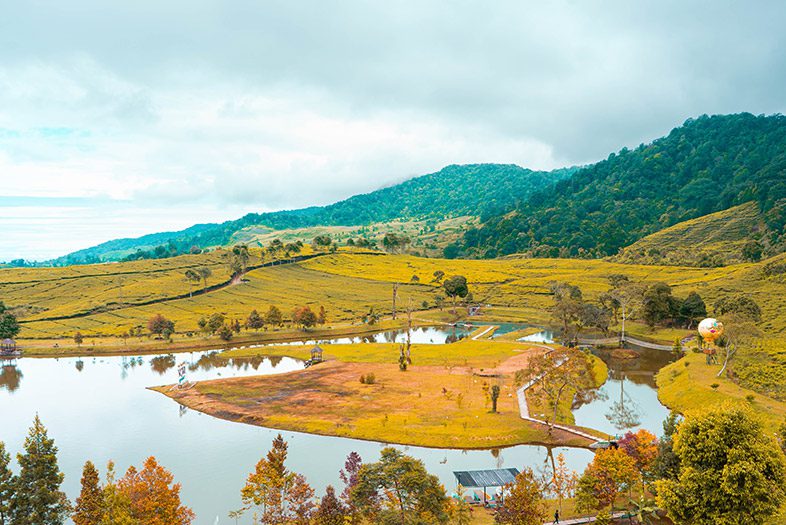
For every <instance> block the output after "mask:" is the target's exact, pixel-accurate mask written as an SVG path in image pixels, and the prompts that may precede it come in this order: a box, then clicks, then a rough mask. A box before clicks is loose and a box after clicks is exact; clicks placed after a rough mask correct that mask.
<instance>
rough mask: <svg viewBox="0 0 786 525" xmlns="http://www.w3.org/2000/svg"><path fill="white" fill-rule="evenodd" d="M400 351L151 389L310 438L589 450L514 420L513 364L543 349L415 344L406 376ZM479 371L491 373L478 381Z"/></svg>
mask: <svg viewBox="0 0 786 525" xmlns="http://www.w3.org/2000/svg"><path fill="white" fill-rule="evenodd" d="M398 348H399V345H397V344H387V343H364V344H354V345H338V344H333V345H327V346H326V347H325V358H326V362H325V363H322V364H318V365H315V366H313V367H311V368H308V369H306V370H304V371H298V372H292V373H289V374H282V375H275V376H256V377H245V378H232V379H219V380H213V381H202V382H200V383H198V384H197V385H196V386H195V387H193V388H192V389H188V390H183V391H181V390H177V389H172V388H171V387H159V388H156V390H158V391H159V392H162V393H164V394H166V395H168V396H171V397H173V398H174V399H176V400H177V401H178V402H180V403H182V404H184V405H186V406H188V407H190V408H193V409H195V410H200V411H202V412H206V413H208V414H212V415H216V416H217V417H222V418H225V419H229V420H232V421H242V422H245V423H251V424H257V425H263V426H265V427H269V428H278V429H283V430H294V431H300V432H309V433H314V434H324V435H333V436H343V437H351V438H357V439H367V440H373V441H385V442H390V443H400V444H406V445H418V446H429V447H438V448H445V447H447V448H491V447H501V446H509V445H515V444H520V443H546V444H560V445H575V446H586V445H587V444H588V442H587V440H586V439H584V438H581V437H579V436H576V435H573V434H570V433H567V432H563V431H558V430H557V431H555V432H554V433H553V434H549V432H548V429H547V427H546V426H544V425H538V424H534V423H530V422H524V421H522V420H521V418H520V415H519V407H518V402H517V399H516V395H515V384H514V381H513V375H514V372H515V370H516V369H517V368H519V367H524V366H526V359H527V356H528V355H529V353H530V352H541V351H542V348H541V347H540V345H529V344H526V343H505V342H495V341H489V340H477V341H474V340H463V341H460V342H457V343H453V344H449V345H428V344H422V345H412V360H413V364H412V365H411V366H410V367H409V369H408V370H407V371H406V372H401V371H400V370H399V367H398V364H397V361H398V355H399V350H398ZM310 349H311V348H310V347H308V346H285V347H284V346H279V347H266V348H245V349H236V350H231V351H229V352H225V353H224V354H222V356H224V357H226V358H231V357H254V356H258V355H267V356H269V355H287V356H293V357H299V358H301V359H307V358H308V357H310ZM506 363H508V364H511V363H512V365H509V366H505V364H506ZM501 365H502V367H501V368H498V367H500V366H501ZM596 366H597V371H596V375H597V376H598V382H599V383H602V382H603V381H604V380H605V377H606V367H605V365H604V364H603V362H602V361H600V360H599V359H596ZM491 369H494V370H491ZM502 370H505V371H506V372H504V373H503V372H502ZM484 371H486V372H489V373H492V372H493V373H495V375H494V376H493V377H483V376H479V375H478V374H479V373H483V372H484ZM368 374H373V375H374V381H373V382H372V384H365V383H362V382H361V381H360V377H361V376H367V375H368ZM494 384H496V385H499V386H500V389H501V395H500V398H499V403H498V412H497V413H492V412H491V411H490V408H491V405H490V401H489V399H488V398H487V396H486V394H485V393H484V386H485V387H490V386H491V385H494ZM564 398H565V400H566V402H565V403H564V404H563V405H561V406H560V407H559V408H560V410H559V421H560V422H562V423H567V424H571V423H572V422H573V419H572V414H571V412H570V398H571V396H570V395H567V394H566V395H565V396H564ZM585 430H586V429H585ZM589 431H590V432H593V431H592V430H589ZM598 435H599V436H602V437H605V436H603V435H602V434H598Z"/></svg>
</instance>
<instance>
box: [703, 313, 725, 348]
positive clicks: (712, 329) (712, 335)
mask: <svg viewBox="0 0 786 525" xmlns="http://www.w3.org/2000/svg"><path fill="white" fill-rule="evenodd" d="M699 333H700V334H701V336H702V337H703V338H704V340H705V341H707V342H708V343H714V342H715V341H716V340H717V339H718V338H719V337H720V336H722V335H723V323H721V322H720V321H718V320H717V319H713V318H712V317H708V318H707V319H704V320H703V321H702V322H700V323H699Z"/></svg>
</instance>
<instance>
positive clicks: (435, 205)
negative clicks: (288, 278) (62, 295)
mask: <svg viewBox="0 0 786 525" xmlns="http://www.w3.org/2000/svg"><path fill="white" fill-rule="evenodd" d="M574 171H575V169H574V168H566V169H560V170H555V171H551V172H544V171H532V170H528V169H524V168H521V167H519V166H516V165H512V164H471V165H463V166H458V165H452V166H448V167H446V168H444V169H442V170H440V171H439V172H437V173H432V174H429V175H423V176H421V177H416V178H414V179H410V180H407V181H405V182H402V183H400V184H397V185H395V186H390V187H387V188H383V189H380V190H377V191H374V192H371V193H366V194H363V195H356V196H354V197H350V198H349V199H346V200H343V201H340V202H337V203H335V204H331V205H328V206H321V207H310V208H303V209H299V210H292V211H280V212H271V213H261V214H259V213H250V214H248V215H246V216H244V217H242V218H240V219H238V220H234V221H227V222H224V223H221V224H200V225H196V226H192V227H191V228H188V229H186V230H183V231H180V232H170V233H156V234H151V235H146V236H144V237H139V238H137V239H118V240H113V241H109V242H106V243H103V244H100V245H98V246H95V247H93V248H88V249H85V250H80V251H78V252H74V253H72V254H69V255H67V256H64V257H61V258H59V259H57V260H55V261H54V264H75V263H82V262H98V261H100V260H117V259H121V258H123V257H125V256H127V255H129V254H130V253H132V252H133V253H136V250H142V251H151V250H154V249H155V248H156V247H158V246H162V245H166V246H167V249H168V250H169V249H170V248H171V249H172V250H174V251H177V252H179V253H187V252H189V251H191V249H192V248H194V247H197V248H206V247H209V246H217V245H223V244H226V243H228V242H229V240H230V238H231V237H232V234H234V233H235V232H237V231H238V230H240V229H242V228H245V227H248V226H254V225H261V226H267V227H270V228H274V229H286V228H304V227H310V226H362V225H367V224H371V223H376V222H386V221H391V220H394V219H426V218H439V219H443V218H448V217H458V216H463V215H474V216H480V217H491V216H494V215H496V214H498V213H502V212H503V211H504V210H507V209H510V208H512V207H515V206H518V205H519V204H520V203H521V202H522V201H523V200H525V199H527V198H528V197H529V196H530V195H531V194H532V193H534V192H535V191H537V190H539V189H541V188H544V187H547V186H550V185H551V184H553V183H554V182H557V181H559V180H562V179H565V178H567V177H569V176H570V175H571V174H572V173H573V172H574Z"/></svg>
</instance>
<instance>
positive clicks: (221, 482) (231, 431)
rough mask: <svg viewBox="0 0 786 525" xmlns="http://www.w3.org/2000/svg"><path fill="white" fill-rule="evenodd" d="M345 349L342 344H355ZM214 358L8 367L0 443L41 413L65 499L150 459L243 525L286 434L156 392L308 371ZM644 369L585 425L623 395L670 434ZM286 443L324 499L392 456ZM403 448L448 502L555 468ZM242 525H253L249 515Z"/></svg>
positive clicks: (538, 460) (530, 449) (476, 453)
mask: <svg viewBox="0 0 786 525" xmlns="http://www.w3.org/2000/svg"><path fill="white" fill-rule="evenodd" d="M469 332H471V329H466V330H462V329H453V328H451V327H446V328H428V329H417V330H414V331H413V342H419V343H435V344H439V343H444V342H445V341H446V340H451V339H452V338H454V337H458V336H460V335H464V336H466V335H467V334H468V333H469ZM373 337H374V339H373V340H374V341H382V342H385V341H389V342H393V341H395V342H399V341H401V338H402V333H401V332H398V331H396V332H385V333H382V334H376V335H375V336H373ZM346 339H347V338H341V339H337V340H336V341H335V342H353V341H346ZM321 343H325V342H324V341H321ZM216 356H217V353H216V352H215V351H212V352H210V351H209V352H193V353H183V354H176V355H161V356H155V355H145V356H133V357H132V356H123V357H88V358H44V359H34V358H23V359H19V360H18V361H17V362H16V364H15V366H5V367H3V369H2V374H0V414H2V420H3V424H2V425H1V426H0V440H2V441H4V442H5V443H6V446H7V448H8V450H9V451H10V452H11V453H12V455H15V453H16V452H18V451H20V450H21V448H22V443H23V441H24V437H25V435H26V434H27V429H28V427H29V426H30V424H31V423H32V420H33V417H34V416H35V414H36V413H38V414H39V415H40V417H41V419H42V421H43V422H44V424H45V425H46V426H47V428H48V429H49V433H50V436H51V437H53V438H54V439H55V442H56V444H57V446H58V448H59V450H60V453H59V456H58V460H59V465H60V468H61V470H62V471H63V472H64V473H65V474H66V478H65V482H64V484H63V488H64V490H65V491H66V493H67V494H68V496H69V498H71V499H72V500H73V499H74V498H76V496H77V495H78V492H79V483H80V476H81V469H82V465H83V464H84V462H85V460H87V459H90V460H92V461H93V462H94V463H96V465H98V466H100V467H101V471H102V473H103V470H104V466H105V465H106V462H107V461H108V460H109V459H112V460H114V461H115V462H116V463H117V466H118V470H120V471H125V469H126V468H127V467H128V466H129V465H131V464H133V465H137V466H139V465H141V464H142V462H143V461H144V459H145V458H146V457H147V456H150V455H154V456H156V458H158V460H159V461H160V463H161V464H162V465H164V466H165V467H166V468H168V469H169V470H171V471H172V472H173V474H174V475H175V479H176V480H177V481H179V482H181V483H182V484H183V489H182V498H183V502H184V503H185V504H186V505H188V506H190V507H192V508H193V509H194V511H195V512H196V513H197V520H196V523H199V524H202V523H206V524H216V523H226V524H230V523H234V520H229V518H228V517H227V513H228V512H229V511H230V510H234V509H237V508H239V507H240V488H241V487H242V486H243V484H244V482H245V479H246V477H247V475H248V474H249V473H250V472H251V471H252V469H253V468H254V465H255V464H256V462H257V461H258V460H259V459H260V458H261V457H262V456H263V455H264V454H265V453H266V452H267V451H268V450H269V449H270V444H271V441H272V439H273V438H274V437H275V436H276V434H278V433H279V431H277V430H270V429H266V428H261V427H255V426H250V425H245V424H240V423H233V422H229V421H224V420H221V419H216V418H213V417H210V416H207V415H204V414H201V413H199V412H195V411H191V410H188V409H185V408H182V407H180V405H178V404H177V403H175V402H174V401H172V400H171V399H169V398H167V397H165V396H163V395H161V394H158V393H156V392H152V391H150V390H147V389H146V387H148V386H153V385H161V384H172V383H176V382H177V380H178V374H177V366H176V365H177V364H178V363H181V362H185V363H186V365H187V378H188V379H189V380H193V381H200V380H205V379H214V378H219V377H239V376H245V375H257V374H278V373H284V372H289V371H293V370H297V369H299V368H302V366H303V364H302V362H300V361H298V360H295V359H291V358H286V357H284V358H272V359H271V358H256V359H233V360H230V361H228V362H227V361H226V360H224V359H218V358H217V357H216ZM655 357H658V356H657V355H656V356H655ZM661 357H662V356H661ZM635 361H638V363H636V364H634V363H632V362H626V363H622V364H620V365H619V368H620V371H619V374H621V375H619V376H618V375H617V374H618V373H617V372H616V371H614V372H612V374H611V376H612V378H611V379H610V380H609V382H608V383H607V384H606V385H604V386H603V388H601V391H602V393H604V394H606V395H607V399H606V400H605V401H604V400H600V399H599V400H595V401H592V402H591V403H588V404H585V405H583V406H580V407H578V408H577V410H576V421H577V423H578V424H581V425H588V426H593V427H595V428H601V429H603V430H607V429H609V428H613V427H610V426H608V425H610V423H609V422H608V420H606V418H605V416H604V413H605V412H607V411H609V410H610V409H611V408H612V404H613V402H614V401H615V400H617V399H618V397H619V388H620V385H622V386H623V388H624V393H623V399H624V400H627V399H630V400H631V402H635V403H636V404H637V405H638V406H639V407H640V408H641V409H642V411H643V412H644V414H643V415H642V421H641V423H640V426H643V427H644V428H647V429H649V430H650V431H653V432H655V433H656V434H660V428H661V427H660V420H662V419H663V417H662V416H663V415H664V414H665V413H666V410H665V408H663V407H660V404H659V403H658V407H660V408H658V409H657V410H654V409H653V403H654V402H656V401H657V397H656V395H655V389H654V383H653V382H652V381H651V377H652V371H648V370H643V369H647V368H652V367H654V366H657V365H658V364H659V363H660V361H659V360H658V359H655V358H650V359H649V360H645V359H642V360H635ZM610 363H611V361H610ZM611 364H613V365H614V366H617V365H616V364H615V363H611ZM636 367H638V368H639V369H638V370H637V369H636ZM617 377H619V379H617ZM647 378H649V379H647ZM653 399H654V400H655V401H653ZM659 418H660V420H658V419H659ZM604 421H606V423H604ZM604 425H607V426H604ZM281 433H282V434H283V436H284V438H285V439H286V440H287V441H288V443H289V459H288V462H287V464H288V466H289V467H290V469H292V470H293V471H295V472H300V473H302V474H304V475H306V477H307V478H308V481H309V483H311V485H312V486H313V487H314V488H315V489H316V491H317V493H318V494H320V495H321V493H322V492H323V491H324V488H325V486H326V485H328V484H333V485H336V486H339V485H340V482H339V479H338V471H339V469H340V468H341V467H342V466H343V462H344V459H345V458H346V456H347V454H349V453H350V452H352V451H356V452H358V453H360V455H361V456H362V457H363V459H364V461H375V460H376V459H377V458H378V455H379V451H380V449H381V448H382V447H383V446H384V445H383V444H381V443H375V442H368V441H359V440H354V439H346V438H335V437H325V436H315V435H309V434H302V433H297V432H281ZM399 448H400V449H402V450H404V451H405V452H406V453H407V454H410V455H412V456H414V457H416V458H418V459H421V460H423V462H424V463H425V465H426V468H427V469H428V470H429V471H430V472H432V473H433V474H435V475H437V476H439V478H440V480H441V481H442V482H443V483H444V484H445V486H446V488H447V489H448V490H449V491H450V490H453V489H454V488H455V481H454V479H453V475H452V471H454V470H473V469H489V468H498V467H517V468H521V467H522V466H530V467H533V468H542V467H544V466H545V461H546V460H547V450H546V448H544V447H541V446H535V445H520V446H515V447H510V448H505V449H502V450H471V451H466V450H443V449H429V448H422V447H403V446H401V447H399ZM558 452H563V453H564V454H565V456H566V458H567V463H568V465H569V466H570V467H571V468H573V469H576V470H578V471H581V470H583V468H584V466H585V465H586V464H587V462H589V461H590V460H591V458H592V452H591V451H589V450H585V449H575V448H559V449H555V451H554V453H555V454H556V453H558ZM242 522H243V523H250V522H251V519H250V516H249V517H247V519H246V520H245V521H242Z"/></svg>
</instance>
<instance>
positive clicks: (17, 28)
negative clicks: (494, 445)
mask: <svg viewBox="0 0 786 525" xmlns="http://www.w3.org/2000/svg"><path fill="white" fill-rule="evenodd" d="M784 22H786V9H784V7H783V4H782V3H781V2H777V1H765V2H759V3H756V5H755V7H754V6H752V5H749V4H723V5H719V4H717V2H710V1H699V2H690V3H686V2H677V1H665V2H659V3H657V4H635V3H630V2H624V1H619V2H592V1H591V2H569V1H561V2H559V1H558V2H548V3H543V2H519V1H512V0H511V1H509V2H505V1H503V2H496V3H494V4H487V3H481V2H476V3H473V2H415V1H404V2H394V3H368V2H341V3H334V4H326V3H324V2H318V1H313V2H309V1H305V2H267V3H259V2H256V1H254V0H238V1H233V2H224V1H221V0H204V1H199V2H191V1H186V0H172V1H171V2H154V1H153V0H140V1H138V2H126V3H119V4H118V3H112V4H107V3H105V2H98V1H97V0H72V1H69V2H61V3H48V4H46V7H43V6H42V4H40V3H37V2H15V3H10V4H9V5H7V6H4V9H3V16H2V17H0V196H4V195H5V196H9V195H15V196H25V195H28V196H31V195H32V196H36V195H37V196H50V197H51V196H75V197H76V196H93V197H102V198H103V197H108V198H112V199H117V200H118V207H117V210H118V213H123V214H127V215H128V219H127V220H128V221H137V222H139V221H138V217H132V215H133V210H148V211H147V212H143V213H142V215H144V216H145V217H149V218H152V217H158V218H159V219H157V222H156V221H153V220H152V219H151V220H150V221H143V222H145V223H146V224H148V223H149V224H148V225H149V228H150V230H147V231H156V230H161V229H170V228H173V227H176V226H180V225H181V224H182V225H188V224H190V223H193V222H197V221H203V220H205V219H206V218H221V217H226V213H225V212H226V211H227V210H233V211H240V210H249V211H250V210H254V211H265V210H270V209H279V208H286V207H290V208H291V207H299V206H304V205H310V204H324V203H327V202H331V201H334V200H337V199H340V198H343V197H346V196H349V195H351V194H355V193H358V192H364V191H370V190H373V189H375V188H377V187H380V186H383V185H387V184H391V183H394V182H396V181H399V180H402V179H404V178H406V177H409V176H412V175H418V174H423V173H427V172H431V171H435V170H437V169H439V168H441V167H442V166H444V165H446V164H451V163H463V162H513V163H517V164H520V165H523V166H526V167H531V168H552V167H557V166H560V165H569V164H578V163H584V162H589V161H593V160H596V159H598V158H603V157H605V156H606V155H607V154H608V153H609V152H611V151H613V150H617V149H619V148H621V147H622V146H635V145H637V144H638V143H640V142H642V141H648V140H651V139H653V138H655V137H658V136H660V135H662V134H664V133H666V132H668V130H669V129H671V128H672V127H674V126H675V125H678V124H679V123H681V122H682V121H683V120H684V119H686V118H688V117H691V116H696V115H699V114H701V113H729V112H736V111H751V112H754V113H759V112H765V113H773V112H783V111H784V110H786V101H785V100H784V98H783V96H782V93H783V92H784V90H786V53H783V51H782V50H783V49H784V48H786V33H784V32H783V31H782V27H783V25H784ZM126 204H127V205H126ZM169 210H174V211H173V212H172V213H170V212H169ZM121 220H122V218H121ZM55 224H56V223H55V222H52V223H50V225H49V226H46V227H44V226H41V228H42V229H43V230H42V231H44V230H46V229H47V228H48V229H49V230H48V231H49V232H50V234H51V235H52V236H58V239H60V238H70V239H71V240H70V241H68V243H69V244H68V246H69V248H68V249H71V247H72V246H73V247H83V245H85V244H86V243H88V242H91V243H92V242H93V240H94V239H96V238H103V237H105V236H106V235H109V236H110V238H111V237H114V236H115V235H111V232H109V231H106V230H105V231H102V232H101V234H100V235H98V234H96V235H85V234H83V233H80V235H78V236H77V235H70V236H69V234H68V232H67V231H64V230H62V229H60V230H58V229H57V227H56V225H55ZM18 227H19V225H18V224H14V225H11V224H8V223H7V228H6V229H8V228H18ZM113 227H117V228H118V235H120V233H119V231H120V230H122V231H131V230H133V228H131V229H129V228H125V229H124V228H123V227H122V226H121V225H116V226H113ZM134 231H136V230H134ZM8 238H9V236H8V235H5V236H3V237H2V238H0V249H4V248H7V243H8V242H9V241H7V239H8ZM33 250H34V247H33V246H27V247H25V246H23V245H18V250H16V251H19V252H21V253H24V252H25V251H28V252H31V253H32V251H33ZM52 250H54V248H53V249H52ZM6 251H7V250H6ZM52 255H55V254H54V253H53V254H52Z"/></svg>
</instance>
